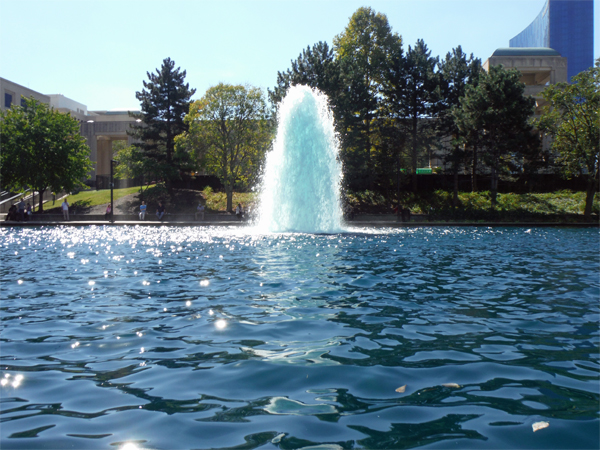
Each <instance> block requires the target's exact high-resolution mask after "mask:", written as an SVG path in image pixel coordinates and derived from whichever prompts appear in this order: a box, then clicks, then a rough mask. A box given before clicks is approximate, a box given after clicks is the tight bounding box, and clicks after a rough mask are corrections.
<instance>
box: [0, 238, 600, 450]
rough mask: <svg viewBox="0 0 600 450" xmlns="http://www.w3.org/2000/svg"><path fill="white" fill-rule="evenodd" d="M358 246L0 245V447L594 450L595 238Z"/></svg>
mask: <svg viewBox="0 0 600 450" xmlns="http://www.w3.org/2000/svg"><path fill="white" fill-rule="evenodd" d="M357 231H359V232H355V233H346V234H337V235H309V234H305V235H303V234H286V235H253V234H252V232H251V231H250V230H244V229H217V228H213V229H207V228H192V227H190V228H173V227H161V228H144V227H129V228H128V227H118V228H117V227H115V228H111V227H81V228H66V227H44V228H37V229H35V228H31V229H29V228H18V229H11V228H3V229H1V230H0V238H1V240H0V243H1V245H2V265H1V269H0V280H1V283H2V301H1V318H2V321H1V327H0V338H1V342H0V344H1V347H0V351H1V354H0V363H1V365H0V377H2V383H1V386H0V389H1V391H0V392H1V394H2V395H1V403H0V406H1V411H0V413H1V415H0V419H1V420H2V426H1V428H0V446H1V448H2V449H11V448H30V449H33V448H35V449H38V448H51V449H57V448H78V449H88V448H89V449H106V448H116V449H135V448H138V449H140V448H151V449H187V448H238V449H253V448H266V449H269V448H270V449H275V448H281V449H292V448H303V447H310V446H318V445H322V446H321V447H319V448H385V449H389V448H414V447H422V448H449V447H452V448H478V449H479V448H489V449H498V448H536V449H547V448H571V449H573V448H598V445H599V437H598V436H599V431H600V425H599V418H598V412H599V407H598V405H599V370H598V369H599V351H598V334H599V331H598V320H599V314H598V313H599V311H598V310H599V302H598V300H599V295H600V294H599V279H598V278H599V277H598V269H599V267H600V263H599V256H598V255H599V239H598V230H589V229H588V230H572V229H545V228H534V229H531V230H526V229H521V228H504V229H503V228H496V229H490V228H448V229H442V228H440V229H437V228H436V229H425V228H423V229H402V230H387V231H386V230H357ZM445 384H446V386H444V385H445ZM403 386H405V387H404V392H397V391H396V390H397V389H398V388H401V387H403ZM402 390H403V389H400V391H402ZM536 422H547V423H548V424H549V426H548V427H547V428H545V429H541V430H539V431H536V432H533V428H532V425H533V424H534V423H536Z"/></svg>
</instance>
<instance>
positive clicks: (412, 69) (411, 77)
mask: <svg viewBox="0 0 600 450" xmlns="http://www.w3.org/2000/svg"><path fill="white" fill-rule="evenodd" d="M437 63H438V59H437V58H434V57H432V56H431V51H430V50H429V49H428V48H427V45H426V44H425V42H423V40H421V39H419V40H418V41H417V43H416V44H415V46H414V47H411V46H409V47H408V51H407V52H406V55H403V54H402V53H401V52H398V53H396V54H395V55H394V57H393V58H392V64H390V65H389V68H388V71H387V72H386V80H385V81H386V82H385V88H384V90H383V92H384V93H385V96H386V98H387V104H388V105H389V106H388V111H390V113H391V115H392V116H393V117H395V118H396V119H397V120H398V126H401V127H403V128H404V129H405V130H406V133H408V135H409V136H410V169H411V173H412V175H413V176H412V179H413V190H415V191H416V176H415V175H416V172H417V167H418V154H419V149H420V147H422V146H423V144H425V142H426V141H424V140H423V139H421V138H424V137H427V136H428V135H430V132H431V129H432V123H433V122H432V121H431V119H432V118H433V117H434V116H435V114H436V112H437V110H436V105H437V102H438V101H439V98H440V96H439V92H438V90H439V84H440V83H439V78H438V75H437V73H436V72H435V69H436V65H437Z"/></svg>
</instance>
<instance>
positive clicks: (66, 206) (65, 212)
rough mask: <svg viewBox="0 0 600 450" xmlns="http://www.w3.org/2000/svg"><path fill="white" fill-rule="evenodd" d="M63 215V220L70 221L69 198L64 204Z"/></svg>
mask: <svg viewBox="0 0 600 450" xmlns="http://www.w3.org/2000/svg"><path fill="white" fill-rule="evenodd" d="M62 213H63V219H65V220H69V203H68V202H67V197H65V199H64V200H63V202H62Z"/></svg>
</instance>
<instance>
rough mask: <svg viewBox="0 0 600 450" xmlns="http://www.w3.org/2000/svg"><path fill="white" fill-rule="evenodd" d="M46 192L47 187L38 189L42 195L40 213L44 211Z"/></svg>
mask: <svg viewBox="0 0 600 450" xmlns="http://www.w3.org/2000/svg"><path fill="white" fill-rule="evenodd" d="M44 192H46V189H38V195H39V196H40V204H39V206H38V214H41V213H43V212H44Z"/></svg>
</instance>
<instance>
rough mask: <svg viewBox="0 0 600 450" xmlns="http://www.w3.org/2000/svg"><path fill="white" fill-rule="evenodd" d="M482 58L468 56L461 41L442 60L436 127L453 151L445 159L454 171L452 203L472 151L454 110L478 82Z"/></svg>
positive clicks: (456, 203)
mask: <svg viewBox="0 0 600 450" xmlns="http://www.w3.org/2000/svg"><path fill="white" fill-rule="evenodd" d="M481 70H482V68H481V60H479V59H478V58H474V57H473V54H472V53H471V55H470V56H469V58H467V55H466V54H465V53H464V52H463V51H462V48H461V46H460V45H459V46H458V47H456V48H455V49H453V50H452V52H451V53H450V52H448V53H447V54H446V59H444V60H443V61H441V62H440V64H439V74H440V88H441V89H440V94H441V98H440V102H439V103H438V120H437V131H438V134H439V136H440V137H442V138H446V139H449V143H450V151H449V152H448V153H447V154H446V161H447V162H450V163H451V165H452V173H453V175H454V183H453V185H454V189H453V190H454V196H453V204H454V206H458V174H459V171H460V168H461V165H462V164H464V163H465V162H466V160H467V159H468V157H469V152H467V150H466V149H465V148H464V145H461V140H460V138H459V130H458V126H457V124H456V121H455V118H454V116H453V114H452V110H453V108H458V107H459V106H460V99H461V98H463V97H464V95H465V92H466V87H467V85H475V84H476V83H477V81H478V80H479V74H480V72H481Z"/></svg>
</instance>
